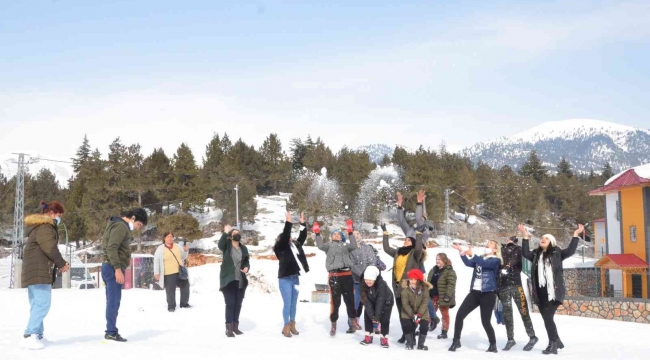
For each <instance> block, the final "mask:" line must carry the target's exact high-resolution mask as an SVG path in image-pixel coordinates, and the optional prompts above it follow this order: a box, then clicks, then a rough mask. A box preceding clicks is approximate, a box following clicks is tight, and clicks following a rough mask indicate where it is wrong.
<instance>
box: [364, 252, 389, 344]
mask: <svg viewBox="0 0 650 360" xmlns="http://www.w3.org/2000/svg"><path fill="white" fill-rule="evenodd" d="M359 285H360V288H361V301H362V302H363V306H364V312H363V314H364V315H363V319H364V323H365V330H366V336H365V337H364V339H363V341H361V345H369V344H372V336H373V333H374V334H381V338H380V339H379V342H380V344H381V346H382V347H383V348H388V330H389V328H390V314H391V312H392V310H393V304H394V300H393V292H392V291H390V287H389V286H388V284H387V283H386V281H384V279H383V278H382V277H381V274H380V272H379V268H377V267H376V266H373V265H370V266H368V267H367V268H366V270H365V271H364V273H363V275H362V276H361V279H360V281H359ZM380 325H381V328H380ZM380 329H381V330H380Z"/></svg>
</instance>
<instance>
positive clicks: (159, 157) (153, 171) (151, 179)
mask: <svg viewBox="0 0 650 360" xmlns="http://www.w3.org/2000/svg"><path fill="white" fill-rule="evenodd" d="M142 168H143V173H144V174H143V175H144V179H143V181H144V182H145V184H147V186H146V187H147V189H148V191H147V192H146V193H145V194H144V196H143V200H142V201H143V202H144V203H145V204H154V205H153V206H152V208H153V209H154V210H155V211H156V213H158V214H162V212H163V205H171V204H170V203H165V204H163V203H162V202H163V201H171V200H175V199H172V198H171V196H170V194H169V190H170V188H171V183H172V179H173V177H172V176H173V167H172V164H171V160H170V159H169V157H167V155H166V154H165V151H164V150H163V149H162V148H160V149H154V151H153V152H152V153H151V155H149V156H147V157H146V158H145V159H144V161H143V163H142Z"/></svg>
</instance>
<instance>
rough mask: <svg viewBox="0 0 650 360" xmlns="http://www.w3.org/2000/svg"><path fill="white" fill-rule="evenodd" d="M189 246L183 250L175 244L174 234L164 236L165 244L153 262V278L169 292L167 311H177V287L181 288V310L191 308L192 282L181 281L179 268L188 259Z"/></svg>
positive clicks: (159, 249) (157, 252)
mask: <svg viewBox="0 0 650 360" xmlns="http://www.w3.org/2000/svg"><path fill="white" fill-rule="evenodd" d="M187 255H188V248H187V244H185V245H183V247H182V248H181V247H180V246H178V245H177V244H174V234H173V233H172V232H170V231H168V232H166V233H165V234H164V235H163V244H162V245H160V246H159V247H158V248H157V249H156V253H155V254H154V260H153V274H154V275H153V276H154V278H155V279H156V281H157V282H158V285H159V286H160V287H161V288H164V289H165V291H166V292H167V310H169V312H174V311H176V287H180V288H181V308H190V307H191V306H190V304H189V303H188V302H189V300H190V282H189V281H188V280H181V279H179V276H178V275H179V268H180V266H183V264H184V263H185V259H187ZM161 275H162V276H161Z"/></svg>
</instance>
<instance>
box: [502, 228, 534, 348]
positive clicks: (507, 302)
mask: <svg viewBox="0 0 650 360" xmlns="http://www.w3.org/2000/svg"><path fill="white" fill-rule="evenodd" d="M518 241H519V240H518V239H517V237H516V236H513V237H511V238H510V239H509V240H508V244H506V245H503V246H502V247H501V255H502V257H503V267H502V268H501V276H500V277H499V299H500V300H501V302H502V303H503V317H504V320H505V323H506V331H507V333H508V342H507V343H506V347H505V348H503V350H504V351H508V350H510V349H511V348H512V347H513V346H514V345H515V344H516V342H515V340H514V319H513V318H512V306H513V299H514V304H515V305H516V306H517V309H518V310H519V314H520V315H521V319H522V320H523V322H524V327H525V329H526V333H527V334H528V337H530V341H528V344H526V346H525V347H524V350H525V351H530V350H532V349H533V346H535V344H536V343H537V340H538V339H537V337H536V336H535V329H533V322H532V321H531V320H530V314H529V312H528V304H526V295H525V294H524V288H523V287H522V285H521V248H520V247H519V246H517V242H518Z"/></svg>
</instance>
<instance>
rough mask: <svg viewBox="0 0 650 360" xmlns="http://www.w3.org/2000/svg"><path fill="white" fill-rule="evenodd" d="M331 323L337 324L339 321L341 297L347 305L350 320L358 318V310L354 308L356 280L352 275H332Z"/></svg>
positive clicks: (330, 283) (330, 284)
mask: <svg viewBox="0 0 650 360" xmlns="http://www.w3.org/2000/svg"><path fill="white" fill-rule="evenodd" d="M329 286H330V295H331V300H330V321H331V322H333V323H335V322H337V321H338V319H339V308H340V307H341V297H342V298H343V302H344V303H345V308H346V310H347V314H348V318H350V319H355V318H356V317H357V309H355V308H354V280H353V279H352V275H342V276H340V275H336V274H334V273H330V276H329Z"/></svg>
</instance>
